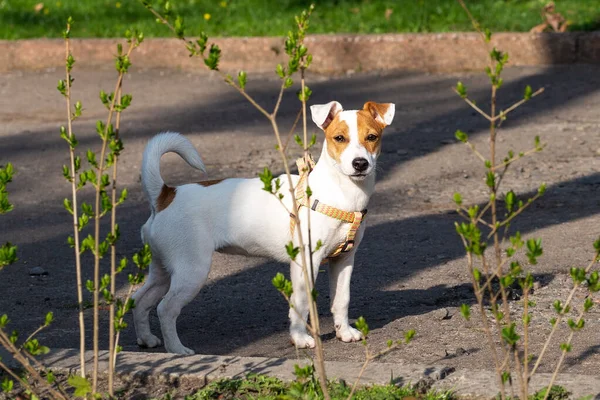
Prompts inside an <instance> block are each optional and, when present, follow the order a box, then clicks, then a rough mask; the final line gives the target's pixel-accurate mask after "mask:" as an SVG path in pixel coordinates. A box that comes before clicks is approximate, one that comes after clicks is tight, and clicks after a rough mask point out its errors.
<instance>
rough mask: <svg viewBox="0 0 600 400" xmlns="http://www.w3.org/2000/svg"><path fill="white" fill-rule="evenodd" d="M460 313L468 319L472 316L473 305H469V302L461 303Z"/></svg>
mask: <svg viewBox="0 0 600 400" xmlns="http://www.w3.org/2000/svg"><path fill="white" fill-rule="evenodd" d="M460 313H461V314H462V316H463V318H464V319H466V320H467V321H468V320H469V319H470V318H471V307H469V306H468V305H467V304H461V306H460Z"/></svg>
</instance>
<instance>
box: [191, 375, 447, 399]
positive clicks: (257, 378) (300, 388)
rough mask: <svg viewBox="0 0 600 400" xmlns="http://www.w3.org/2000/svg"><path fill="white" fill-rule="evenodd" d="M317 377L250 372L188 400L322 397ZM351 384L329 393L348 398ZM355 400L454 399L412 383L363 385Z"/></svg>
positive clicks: (332, 387) (335, 385)
mask: <svg viewBox="0 0 600 400" xmlns="http://www.w3.org/2000/svg"><path fill="white" fill-rule="evenodd" d="M318 386H319V385H318V383H317V382H316V380H315V378H314V376H313V377H312V379H310V378H309V380H308V381H303V382H302V383H300V382H299V381H296V382H292V383H284V382H282V381H280V380H279V379H277V378H271V377H268V376H264V375H255V374H250V375H248V376H247V377H246V379H222V380H218V381H215V382H211V383H210V384H208V385H207V386H206V387H204V388H203V389H201V390H199V391H198V392H197V393H195V394H194V395H191V396H187V397H186V400H210V399H222V400H227V399H248V400H249V399H256V400H258V399H260V400H276V399H289V400H292V399H315V400H317V399H321V398H323V396H322V395H321V394H320V389H319V387H318ZM350 390H351V387H349V386H347V385H345V384H341V383H330V384H329V394H330V395H331V398H332V399H334V400H338V399H344V400H345V399H347V398H348V395H349V394H350ZM352 398H353V400H396V399H398V400H400V399H405V398H410V399H413V400H416V399H419V400H455V399H456V397H455V396H454V395H453V394H452V392H450V391H445V392H444V391H433V390H432V391H429V392H427V393H425V394H421V393H419V392H418V391H417V390H415V389H413V388H411V387H409V386H394V385H375V386H363V387H360V388H359V389H358V390H357V391H356V392H355V393H354V395H353V396H352Z"/></svg>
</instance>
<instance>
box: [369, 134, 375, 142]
mask: <svg viewBox="0 0 600 400" xmlns="http://www.w3.org/2000/svg"><path fill="white" fill-rule="evenodd" d="M376 140H377V135H373V134H372V133H371V134H370V135H369V136H367V141H369V142H374V141H376Z"/></svg>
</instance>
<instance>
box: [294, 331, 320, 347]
mask: <svg viewBox="0 0 600 400" xmlns="http://www.w3.org/2000/svg"><path fill="white" fill-rule="evenodd" d="M292 344H293V345H294V346H296V347H297V348H299V349H312V348H314V347H315V339H313V338H312V337H311V336H310V335H309V334H308V333H292Z"/></svg>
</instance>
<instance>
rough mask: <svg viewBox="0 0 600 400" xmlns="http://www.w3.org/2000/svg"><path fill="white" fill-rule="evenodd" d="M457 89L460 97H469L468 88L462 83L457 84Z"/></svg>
mask: <svg viewBox="0 0 600 400" xmlns="http://www.w3.org/2000/svg"><path fill="white" fill-rule="evenodd" d="M455 89H456V92H457V93H458V95H459V96H460V97H462V98H463V99H464V98H466V97H467V87H466V86H465V85H464V84H463V83H462V82H461V81H458V82H457V83H456V88H455Z"/></svg>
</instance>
